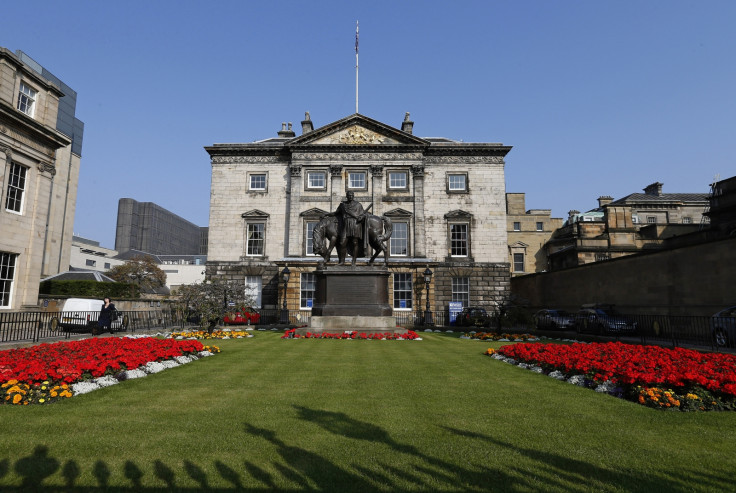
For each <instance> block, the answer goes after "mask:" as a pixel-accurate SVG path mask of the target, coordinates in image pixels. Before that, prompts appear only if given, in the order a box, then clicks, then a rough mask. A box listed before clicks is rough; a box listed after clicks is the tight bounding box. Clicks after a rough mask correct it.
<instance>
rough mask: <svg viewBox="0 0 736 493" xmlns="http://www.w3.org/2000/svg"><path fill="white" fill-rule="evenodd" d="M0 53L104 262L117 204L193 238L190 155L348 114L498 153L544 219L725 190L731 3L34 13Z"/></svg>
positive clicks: (86, 7)
mask: <svg viewBox="0 0 736 493" xmlns="http://www.w3.org/2000/svg"><path fill="white" fill-rule="evenodd" d="M2 18H3V19H4V20H5V21H6V22H3V23H2V26H3V27H2V30H0V46H4V47H6V48H8V49H10V50H11V51H15V50H18V49H20V50H23V51H25V52H26V53H28V54H29V55H30V56H31V57H33V58H34V59H35V60H36V61H37V62H39V63H40V64H41V65H43V66H44V67H46V68H47V69H48V70H50V71H51V72H52V73H54V74H55V75H56V76H57V77H59V78H60V79H61V80H63V81H64V82H65V83H67V84H68V85H69V86H70V87H72V88H73V89H75V90H76V91H77V93H78V100H77V117H78V118H79V119H81V120H82V121H83V122H84V123H85V132H84V148H83V156H82V168H81V176H80V180H79V192H78V201H77V211H76V219H75V224H74V231H75V233H77V234H79V235H82V236H84V237H87V238H91V239H95V240H98V241H100V242H101V244H102V245H103V246H107V247H111V248H112V247H113V246H114V244H115V223H116V215H117V203H118V199H120V198H121V197H131V198H134V199H136V200H138V201H145V202H149V201H150V202H156V203H157V204H159V205H161V206H163V207H165V208H166V209H168V210H170V211H172V212H174V213H176V214H178V215H180V216H182V217H184V218H185V219H188V220H189V221H191V222H193V223H195V224H197V225H200V226H205V225H207V222H208V214H209V194H210V171H211V168H210V163H209V158H208V155H207V153H206V152H205V151H204V149H203V147H204V146H207V145H211V144H213V143H222V142H250V141H254V140H259V139H263V138H267V137H274V136H276V132H277V131H278V130H279V129H280V128H281V122H289V121H290V122H293V123H294V125H295V127H296V129H297V130H298V129H299V128H300V125H299V122H300V121H301V120H302V119H303V118H304V112H305V111H309V112H310V113H311V117H312V120H313V121H314V124H315V127H319V126H322V125H326V124H328V123H331V122H333V121H335V120H338V119H340V118H343V117H345V116H348V115H350V114H352V113H354V112H355V51H354V42H355V22H356V20H359V21H360V85H359V87H360V103H359V109H360V113H362V114H364V115H366V116H368V117H371V118H374V119H376V120H379V121H382V122H384V123H387V124H389V125H393V126H396V127H399V126H400V123H401V121H402V119H403V117H404V113H405V112H407V111H409V112H411V117H412V120H413V121H414V122H415V125H414V134H415V135H417V136H420V137H437V136H442V137H448V138H452V139H458V140H464V141H466V142H503V143H504V144H506V145H511V146H513V149H512V150H511V152H510V153H509V154H508V156H507V160H506V163H507V164H506V189H507V191H508V192H524V193H526V207H527V209H532V208H533V209H552V213H553V216H555V217H566V216H567V211H568V210H570V209H577V210H581V211H585V210H589V209H592V208H594V207H595V206H596V204H597V202H596V198H597V197H599V196H601V195H611V196H613V197H614V198H619V197H622V196H625V195H628V194H630V193H635V192H640V191H641V190H642V189H643V188H644V187H645V186H646V185H648V184H650V183H652V182H655V181H660V182H662V183H664V191H665V192H707V191H708V185H709V184H710V183H711V182H712V181H713V178H714V176H715V175H716V174H720V177H721V178H722V179H723V178H726V177H730V176H733V175H735V174H736V160H735V156H734V147H735V146H736V63H735V62H736V29H735V28H734V26H735V25H736V2H733V1H730V0H729V1H705V2H703V1H680V0H668V1H663V0H662V1H633V0H632V1H615V2H614V1H551V0H544V1H533V0H520V1H508V2H494V1H457V2H448V1H423V2H419V1H380V0H375V1H371V2H365V1H361V2H351V1H334V2H320V1H315V2H296V1H288V0H283V1H279V2H247V1H217V0H210V1H176V2H175V1H163V0H159V1H151V0H147V1H133V0H127V1H119V2H98V1H80V0H68V1H65V2H59V1H49V0H47V1H38V2H34V3H33V7H32V8H30V9H29V7H28V5H26V4H23V3H22V2H9V3H6V4H4V5H3V8H2Z"/></svg>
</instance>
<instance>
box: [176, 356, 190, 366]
mask: <svg viewBox="0 0 736 493" xmlns="http://www.w3.org/2000/svg"><path fill="white" fill-rule="evenodd" d="M174 359H175V360H176V362H177V363H179V364H180V365H186V364H187V363H191V362H192V361H193V360H192V358H190V357H189V356H176V357H175V358H174Z"/></svg>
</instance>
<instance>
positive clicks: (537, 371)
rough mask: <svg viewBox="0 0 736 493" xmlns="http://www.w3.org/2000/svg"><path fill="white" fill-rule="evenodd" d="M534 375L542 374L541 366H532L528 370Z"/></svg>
mask: <svg viewBox="0 0 736 493" xmlns="http://www.w3.org/2000/svg"><path fill="white" fill-rule="evenodd" d="M529 369H530V370H531V371H533V372H534V373H542V367H541V366H532V367H530V368H529Z"/></svg>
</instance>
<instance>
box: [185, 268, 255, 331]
mask: <svg viewBox="0 0 736 493" xmlns="http://www.w3.org/2000/svg"><path fill="white" fill-rule="evenodd" d="M176 294H177V295H178V297H179V309H180V310H181V311H182V312H184V313H186V314H187V316H190V317H191V316H193V317H194V320H197V322H198V323H199V325H200V327H202V328H207V329H208V330H209V331H210V332H212V330H213V329H214V327H215V325H217V323H218V322H219V321H220V320H222V319H223V318H224V317H225V314H226V313H228V312H231V311H237V310H241V309H242V307H245V306H250V305H252V304H253V302H254V301H255V300H254V299H253V297H252V296H250V295H247V294H246V293H245V285H244V284H243V282H242V281H240V282H238V281H232V280H224V279H212V280H209V281H204V282H197V283H194V284H187V285H184V286H179V288H178V289H177V292H176Z"/></svg>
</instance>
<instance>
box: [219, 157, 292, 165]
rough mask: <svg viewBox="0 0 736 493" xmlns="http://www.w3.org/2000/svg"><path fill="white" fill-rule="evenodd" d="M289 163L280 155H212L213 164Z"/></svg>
mask: <svg viewBox="0 0 736 493" xmlns="http://www.w3.org/2000/svg"><path fill="white" fill-rule="evenodd" d="M264 163H265V164H273V163H275V164H287V161H284V160H283V159H281V158H280V157H278V156H229V155H225V156H212V164H264Z"/></svg>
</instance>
